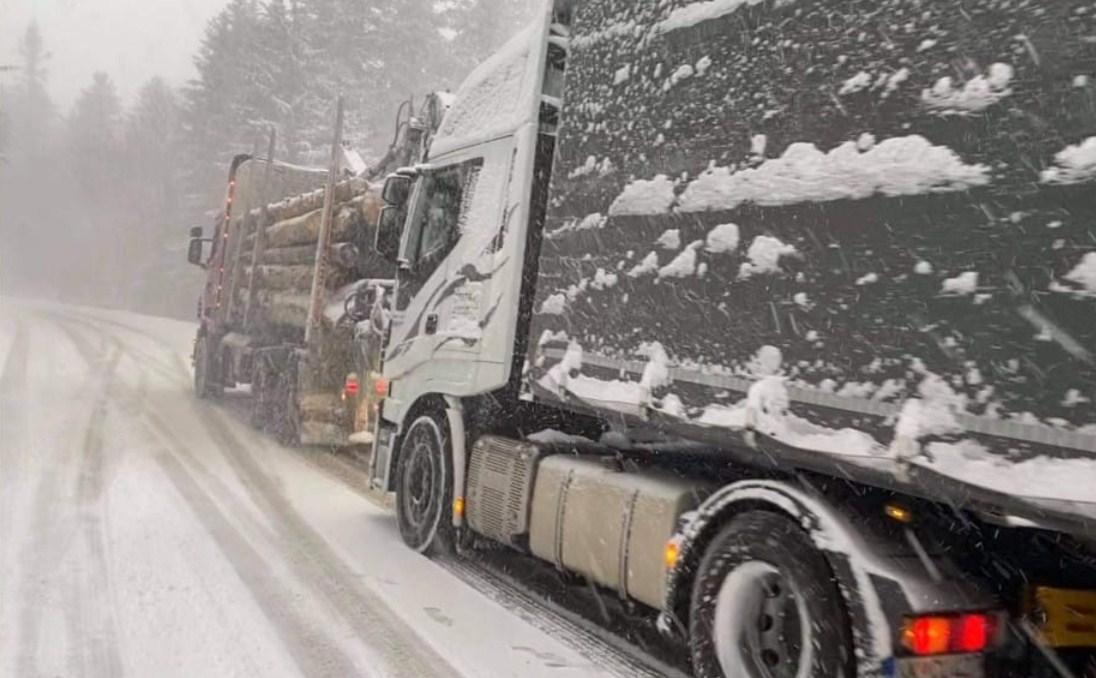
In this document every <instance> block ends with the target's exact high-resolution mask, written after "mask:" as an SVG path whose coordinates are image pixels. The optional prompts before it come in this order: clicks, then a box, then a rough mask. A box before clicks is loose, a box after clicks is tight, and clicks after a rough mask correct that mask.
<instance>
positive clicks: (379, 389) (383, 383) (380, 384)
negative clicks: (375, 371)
mask: <svg viewBox="0 0 1096 678" xmlns="http://www.w3.org/2000/svg"><path fill="white" fill-rule="evenodd" d="M373 393H375V394H377V395H378V396H379V397H381V398H385V397H387V396H388V380H387V379H385V378H384V377H377V378H376V380H375V381H374V382H373Z"/></svg>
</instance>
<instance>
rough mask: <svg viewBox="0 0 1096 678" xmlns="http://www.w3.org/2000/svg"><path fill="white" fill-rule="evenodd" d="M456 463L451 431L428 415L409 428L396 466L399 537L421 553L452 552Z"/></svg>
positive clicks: (421, 417) (415, 421)
mask: <svg viewBox="0 0 1096 678" xmlns="http://www.w3.org/2000/svg"><path fill="white" fill-rule="evenodd" d="M452 478H453V462H452V457H451V453H450V449H449V431H448V427H447V426H445V424H444V423H443V422H440V421H439V420H438V419H437V418H436V417H434V416H432V415H429V414H426V415H422V416H420V417H418V418H417V419H415V420H414V421H413V422H412V423H411V426H410V427H408V429H407V433H406V434H405V435H404V436H403V442H402V443H401V444H400V455H399V460H398V461H397V464H396V520H397V522H398V523H399V526H400V536H401V537H403V540H404V542H405V543H406V544H407V545H408V546H410V547H411V548H413V549H415V550H416V551H419V552H420V553H427V554H448V553H452V551H453V485H452Z"/></svg>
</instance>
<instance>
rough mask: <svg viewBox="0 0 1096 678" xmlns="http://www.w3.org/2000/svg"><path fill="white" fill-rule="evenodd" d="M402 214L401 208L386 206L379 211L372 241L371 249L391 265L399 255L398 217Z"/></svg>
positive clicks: (399, 220)
mask: <svg viewBox="0 0 1096 678" xmlns="http://www.w3.org/2000/svg"><path fill="white" fill-rule="evenodd" d="M385 188H387V186H385ZM402 213H403V210H402V209H401V208H399V207H394V206H392V205H387V206H385V207H384V208H383V209H382V210H381V216H380V218H379V219H377V235H376V238H375V239H374V241H373V249H375V250H377V254H379V255H381V256H382V257H384V258H385V259H386V260H387V261H390V262H392V263H395V262H396V259H398V258H399V255H400V231H401V230H402V227H403V224H402V223H401V222H402V219H401V218H400V215H401V214H402Z"/></svg>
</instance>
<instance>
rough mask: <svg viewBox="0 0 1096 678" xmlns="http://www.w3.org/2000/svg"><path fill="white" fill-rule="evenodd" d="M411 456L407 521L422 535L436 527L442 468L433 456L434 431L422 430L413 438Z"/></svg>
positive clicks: (408, 467) (406, 492)
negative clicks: (432, 434)
mask: <svg viewBox="0 0 1096 678" xmlns="http://www.w3.org/2000/svg"><path fill="white" fill-rule="evenodd" d="M410 442H411V444H412V447H411V456H410V458H409V459H408V460H407V480H406V486H405V489H404V493H403V496H404V501H405V505H404V508H405V509H406V510H405V514H406V516H407V521H408V523H409V524H410V525H411V527H412V528H414V530H415V531H416V532H418V533H420V534H421V533H422V532H424V531H425V530H428V529H430V528H432V527H433V525H431V522H432V520H434V519H435V518H436V516H435V514H436V512H437V511H436V506H435V505H436V502H437V499H436V497H437V492H436V491H435V488H436V486H437V479H438V472H437V471H438V469H437V467H436V461H435V458H436V456H437V455H435V454H433V441H432V440H431V439H430V431H428V430H426V428H425V427H418V428H416V429H415V431H414V432H413V437H412V439H411V441H410Z"/></svg>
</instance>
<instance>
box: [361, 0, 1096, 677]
mask: <svg viewBox="0 0 1096 678" xmlns="http://www.w3.org/2000/svg"><path fill="white" fill-rule="evenodd" d="M1094 34H1096V7H1094V6H1093V5H1092V3H1091V2H1082V1H1080V0H1070V1H1066V2H1029V3H1000V2H997V1H996V0H974V1H973V2H966V3H954V2H950V1H944V0H940V1H936V0H924V1H922V2H892V3H887V4H883V5H881V4H879V3H876V2H864V3H857V2H853V3H849V2H845V1H844V0H842V1H840V2H839V1H836V0H820V1H818V2H810V3H806V2H801V1H796V0H759V1H757V2H722V1H720V0H705V1H689V0H670V1H668V2H660V3H632V2H619V1H617V0H586V1H585V2H580V3H572V2H563V1H562V0H561V1H557V2H554V3H550V6H549V7H548V9H547V10H546V11H545V13H544V16H543V17H541V20H540V21H538V22H536V23H535V24H534V25H532V26H531V27H530V28H529V29H528V30H527V31H525V32H524V33H522V34H520V35H518V36H516V37H515V38H514V39H513V40H512V41H511V42H510V43H509V44H507V45H506V46H505V47H504V48H503V49H502V50H501V51H500V52H499V53H498V54H496V55H495V56H494V57H492V58H491V59H489V60H488V61H487V62H485V63H484V64H483V65H481V66H480V67H479V68H477V69H476V70H475V71H474V72H473V73H472V74H471V75H470V76H469V77H468V79H467V80H466V82H465V83H464V84H463V85H462V87H461V88H460V90H459V91H458V93H457V95H456V97H455V100H454V102H453V104H452V106H451V108H450V110H449V111H448V113H447V115H446V117H445V118H444V120H443V122H442V124H441V127H440V129H439V133H438V135H437V136H436V137H435V139H434V141H433V143H432V145H431V148H430V151H429V154H428V156H427V158H426V159H425V160H424V162H423V163H422V164H420V165H418V166H416V167H413V168H408V169H407V170H406V171H404V172H402V173H399V174H398V175H396V176H393V177H391V178H390V179H389V186H388V187H387V189H386V191H385V196H386V206H385V208H384V210H383V211H382V215H381V218H380V225H379V227H378V237H377V248H378V251H380V252H381V253H382V254H384V255H385V256H386V257H389V258H390V259H391V260H392V261H393V262H396V263H397V265H398V268H399V272H398V274H397V278H396V288H395V296H394V306H393V317H392V325H391V330H390V336H389V339H388V342H387V344H386V348H385V355H384V369H383V374H384V378H385V380H386V381H385V385H386V393H385V399H384V400H383V403H382V416H381V426H380V430H379V432H378V435H377V440H376V444H375V449H374V454H373V461H372V469H371V474H372V482H373V483H374V484H375V485H376V486H377V487H378V488H381V489H384V490H387V491H392V492H394V493H395V506H396V517H397V521H398V523H399V529H400V532H401V535H402V536H403V538H404V540H405V541H406V542H407V543H408V544H409V545H410V546H411V547H412V548H415V549H418V550H420V551H423V552H428V553H429V552H435V551H444V550H447V549H453V548H464V547H467V546H468V545H469V544H470V543H474V542H475V541H476V540H481V541H482V540H484V539H489V540H493V541H496V542H499V543H502V544H506V545H508V546H510V547H512V548H514V549H518V550H521V551H523V552H526V553H530V554H532V555H534V556H537V557H538V558H541V559H543V560H545V561H547V562H549V563H552V564H554V565H555V566H556V567H558V568H560V569H562V570H567V571H570V572H574V573H577V574H579V575H582V576H584V577H585V578H587V579H588V580H589V581H590V582H592V583H593V584H596V585H597V586H600V587H603V588H605V589H608V590H611V591H615V592H616V593H617V594H619V595H621V596H623V597H626V598H628V599H630V600H633V601H636V602H638V603H641V604H642V607H644V608H646V609H649V610H650V611H651V612H650V615H651V618H652V619H653V620H654V621H655V623H657V624H658V626H659V628H660V629H661V630H662V631H664V632H665V633H666V634H668V635H671V636H674V637H677V638H679V639H681V640H682V641H683V642H685V643H687V645H688V648H689V654H690V657H691V660H692V668H693V671H694V673H695V674H696V675H698V676H705V677H707V676H728V677H736V678H737V677H739V676H748V677H750V678H757V677H767V676H824V677H829V676H852V675H857V676H1057V675H1092V674H1093V671H1094V669H1096V656H1094V648H1096V566H1094V562H1096V560H1094V556H1096V549H1094V543H1096V404H1094V403H1096V364H1094V358H1093V351H1094V350H1096V349H1094V347H1096V322H1094V318H1096V277H1094V272H1096V269H1093V266H1096V230H1094V228H1096V226H1094V225H1096V156H1094V155H1093V151H1094V150H1096V89H1094V84H1093V77H1092V75H1093V74H1092V73H1091V71H1092V67H1093V63H1096V61H1094V60H1096V43H1093V41H1092V39H1091V36H1092V35H1094Z"/></svg>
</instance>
